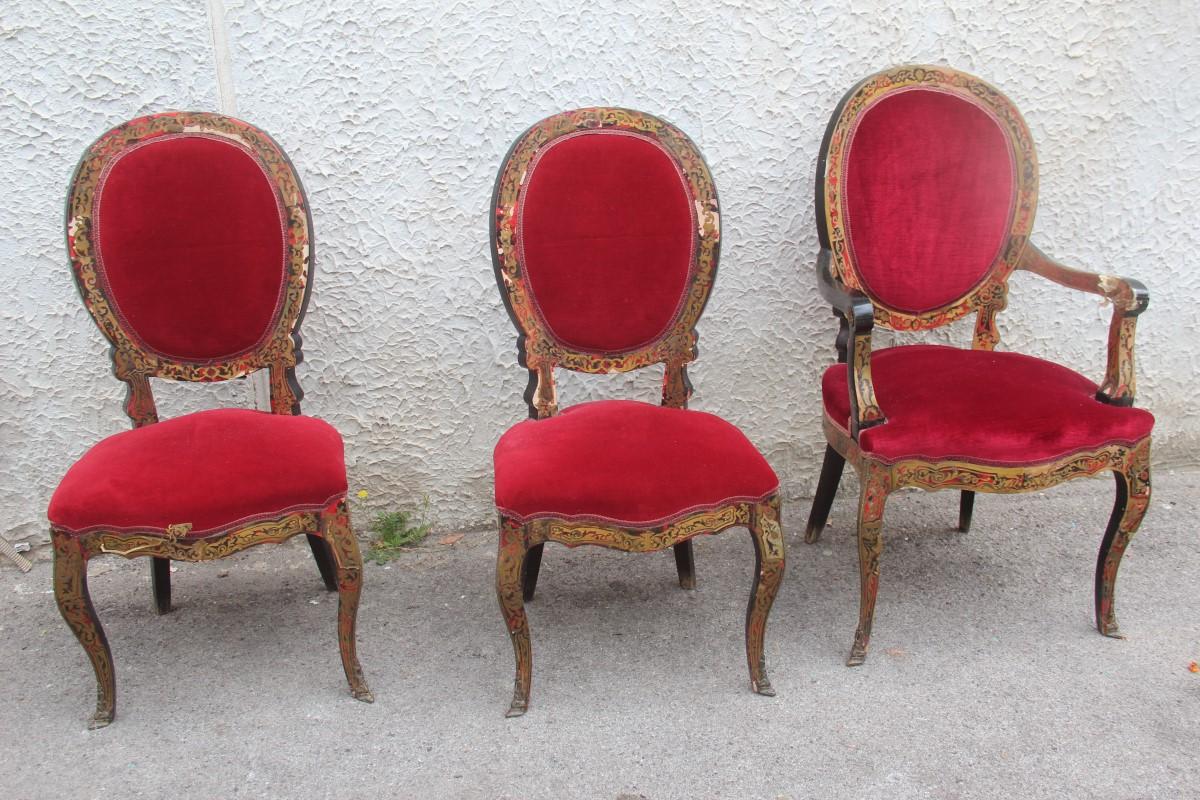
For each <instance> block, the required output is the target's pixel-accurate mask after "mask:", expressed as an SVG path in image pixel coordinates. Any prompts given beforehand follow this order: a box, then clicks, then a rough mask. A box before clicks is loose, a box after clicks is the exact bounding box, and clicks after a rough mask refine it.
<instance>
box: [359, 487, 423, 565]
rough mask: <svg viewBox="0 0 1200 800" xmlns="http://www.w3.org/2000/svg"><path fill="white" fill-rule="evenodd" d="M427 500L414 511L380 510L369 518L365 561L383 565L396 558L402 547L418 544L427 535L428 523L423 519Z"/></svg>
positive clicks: (402, 549)
mask: <svg viewBox="0 0 1200 800" xmlns="http://www.w3.org/2000/svg"><path fill="white" fill-rule="evenodd" d="M428 510H429V502H428V501H426V502H425V505H423V506H422V507H421V510H420V511H419V512H416V511H381V512H379V513H378V514H376V515H375V519H373V520H371V526H370V527H371V533H372V534H374V537H373V538H372V539H371V545H370V547H369V548H368V550H367V561H373V562H375V563H376V564H379V565H383V564H386V563H387V562H389V561H391V560H392V559H394V558H396V557H397V556H399V555H400V553H402V552H403V551H404V548H406V547H411V546H413V545H415V544H419V543H420V542H421V540H423V539H424V538H425V537H426V536H428V535H429V529H430V527H431V526H430V524H429V522H427V521H426V519H425V512H426V511H428Z"/></svg>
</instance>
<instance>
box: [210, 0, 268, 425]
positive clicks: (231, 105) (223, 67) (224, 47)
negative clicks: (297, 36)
mask: <svg viewBox="0 0 1200 800" xmlns="http://www.w3.org/2000/svg"><path fill="white" fill-rule="evenodd" d="M208 26H209V31H210V33H211V34H212V35H211V37H210V38H211V41H212V49H213V63H214V64H215V65H216V67H217V108H218V110H219V111H220V112H221V113H222V114H229V115H230V116H237V95H235V94H234V91H233V60H232V58H231V57H230V53H229V29H228V28H227V27H226V25H225V2H224V0H208ZM248 380H249V381H250V388H251V391H253V392H254V407H255V408H257V409H258V410H259V411H270V410H271V387H270V383H269V381H268V377H267V373H266V372H264V371H263V370H259V371H258V372H255V373H254V374H253V375H251V376H250V377H249V378H248Z"/></svg>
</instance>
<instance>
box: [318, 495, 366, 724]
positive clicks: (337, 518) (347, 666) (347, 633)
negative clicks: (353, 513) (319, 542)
mask: <svg viewBox="0 0 1200 800" xmlns="http://www.w3.org/2000/svg"><path fill="white" fill-rule="evenodd" d="M321 535H322V536H323V537H324V538H325V541H326V542H328V543H329V550H330V552H331V553H332V555H333V561H334V565H335V567H336V568H337V588H338V649H339V650H340V651H341V654H342V668H343V669H344V670H345V671H346V680H347V682H349V684H350V693H351V694H352V695H354V698H355V699H356V700H362V701H363V702H364V703H371V702H374V701H375V697H374V695H372V694H371V689H370V688H369V687H368V686H367V679H366V678H365V677H364V676H363V671H362V666H361V665H360V664H359V663H358V647H357V634H356V627H357V623H358V598H359V595H360V594H361V593H362V574H363V564H362V555H361V554H360V553H359V551H358V540H357V539H355V538H354V531H353V530H352V529H351V527H350V511H349V510H348V509H347V508H346V501H345V500H341V501H339V502H338V503H337V505H336V506H333V507H332V508H327V509H325V510H324V511H322V512H321Z"/></svg>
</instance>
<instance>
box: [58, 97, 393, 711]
mask: <svg viewBox="0 0 1200 800" xmlns="http://www.w3.org/2000/svg"><path fill="white" fill-rule="evenodd" d="M183 134H186V135H203V136H214V137H222V138H224V139H227V140H230V141H233V142H235V143H237V144H238V145H240V146H241V147H243V148H244V149H246V150H247V151H248V152H250V153H251V154H252V155H253V156H254V157H255V158H256V159H257V160H258V161H259V163H260V165H261V166H262V167H263V169H264V171H265V173H266V174H267V175H268V177H269V178H270V179H271V181H272V183H273V184H274V187H275V190H276V192H277V193H278V198H279V200H280V203H281V207H282V208H283V209H284V216H285V222H286V229H287V233H286V258H285V262H286V265H285V273H286V274H285V288H284V294H283V299H282V303H281V305H280V308H279V311H278V315H277V318H276V319H275V320H274V321H273V323H272V325H271V327H270V329H269V330H268V332H267V334H266V336H265V337H264V338H263V339H262V340H261V341H260V342H259V344H258V345H257V346H255V347H252V348H250V349H249V350H247V351H245V352H243V353H240V354H236V355H233V356H231V357H230V358H227V359H223V360H214V361H183V360H179V359H175V358H171V357H168V356H164V355H162V354H160V353H157V352H154V351H152V350H151V349H149V348H148V347H147V346H145V345H144V344H143V343H142V342H141V340H140V339H139V337H138V335H137V333H136V332H135V331H133V330H131V329H129V328H128V327H127V326H126V325H125V324H124V322H123V321H122V318H121V316H120V315H119V314H118V313H117V312H116V306H115V302H114V301H113V299H112V298H111V297H110V296H109V295H108V289H107V284H106V282H105V281H104V280H103V279H102V276H101V275H100V271H99V268H98V265H97V261H96V256H95V253H96V252H97V249H96V242H95V239H94V236H93V230H94V224H93V220H94V216H93V211H94V201H95V195H96V188H97V185H98V183H99V181H100V178H101V174H102V173H103V171H104V169H105V167H106V165H108V164H109V163H111V162H112V160H113V159H114V158H116V157H118V156H120V155H121V154H122V153H124V152H125V151H126V150H128V149H129V148H131V147H134V146H137V145H138V144H139V143H143V142H145V141H148V140H152V139H154V138H156V137H160V136H172V135H183ZM310 229H311V221H310V218H309V211H308V204H307V201H306V200H305V197H304V190H303V188H302V187H301V185H300V181H299V178H298V177H297V176H296V173H295V171H294V170H293V169H292V165H291V163H290V162H289V161H288V159H287V156H286V155H285V154H284V153H283V151H282V150H281V149H280V148H279V146H278V145H276V144H275V142H274V141H273V140H272V139H271V138H270V137H269V136H267V134H265V133H263V132H262V131H260V130H258V129H257V128H255V127H253V126H251V125H248V124H246V123H244V122H241V121H239V120H236V119H232V118H230V117H225V116H222V115H219V114H208V113H190V112H188V113H168V114H158V115H154V116H149V117H142V118H139V119H135V120H133V121H131V122H127V123H125V124H124V125H121V126H119V127H117V128H114V129H113V130H111V131H109V132H108V133H106V134H104V135H103V136H101V137H100V139H98V140H97V141H96V142H95V143H94V144H93V145H92V146H91V147H90V148H88V150H87V152H86V153H85V154H84V156H83V159H82V160H81V161H80V163H79V166H78V168H77V169H76V171H75V176H74V179H73V180H72V184H71V189H70V194H69V198H68V206H67V248H68V252H69V255H70V259H71V266H72V268H73V271H74V275H75V281H76V285H77V286H78V288H79V293H80V295H81V297H82V298H83V301H84V304H85V305H86V306H87V309H88V311H89V312H90V313H91V315H92V318H93V319H94V320H95V321H96V324H97V325H98V326H99V328H100V330H101V332H102V333H103V334H104V336H105V338H106V339H108V341H109V343H110V344H111V346H112V351H111V352H112V360H113V370H114V373H115V374H116V376H117V378H118V379H120V380H122V381H124V382H125V383H126V384H127V385H128V392H127V395H126V400H125V411H126V413H127V414H128V415H129V418H130V420H131V421H132V423H133V426H134V427H135V428H137V427H142V426H144V425H150V424H154V423H156V422H157V421H158V413H157V411H156V409H155V405H154V398H153V395H152V394H151V391H150V380H149V379H150V378H166V379H170V380H183V381H205V382H208V381H223V380H229V379H231V378H237V377H240V376H243V375H247V374H249V373H251V372H254V371H255V370H258V369H264V368H265V369H268V370H269V371H270V387H271V411H272V412H273V413H276V414H298V413H300V399H301V397H302V393H301V391H300V388H299V386H298V384H297V383H296V380H295V374H294V368H295V366H296V364H297V363H299V361H300V360H301V353H300V335H299V324H300V321H301V318H302V316H303V313H304V308H305V305H306V303H307V299H308V290H309V269H310V262H311V258H312V246H311V239H310ZM191 532H192V524H191V523H190V522H188V521H180V522H178V523H176V524H173V525H170V526H168V527H167V529H166V530H164V531H154V530H146V531H117V530H86V531H69V530H65V529H61V528H58V527H54V526H52V527H51V531H50V534H51V539H52V541H53V544H54V555H55V559H54V591H55V597H56V599H57V601H58V607H59V610H60V611H61V612H62V616H63V618H64V619H65V620H66V621H67V624H68V625H69V626H70V627H71V630H72V631H73V632H74V633H75V635H76V637H77V638H78V639H79V642H80V644H82V645H83V648H84V650H85V652H86V653H87V655H88V658H89V659H90V660H91V662H92V666H93V669H94V671H95V673H96V683H97V698H98V699H97V705H96V713H95V714H94V716H93V717H92V720H91V724H90V726H91V727H93V728H96V727H103V726H104V725H107V724H109V723H110V722H112V720H113V717H114V714H115V709H116V683H115V677H114V672H113V663H112V654H111V652H110V650H109V647H108V642H107V640H106V639H105V636H104V629H103V627H102V626H101V624H100V620H99V619H98V618H97V617H96V612H95V609H94V608H93V606H92V603H91V599H90V597H89V595H88V589H87V562H88V560H89V559H91V558H93V557H95V556H100V555H118V556H122V557H124V558H137V557H139V556H148V557H151V558H152V559H153V560H152V562H151V563H152V565H153V569H152V579H153V585H154V595H155V603H156V606H157V608H158V610H159V612H160V613H166V612H168V611H170V608H171V600H170V598H171V587H170V571H169V568H168V565H169V562H170V561H171V560H175V561H211V560H214V559H218V558H224V557H226V556H229V555H232V554H234V553H237V552H240V551H242V550H245V549H246V548H249V547H253V546H255V545H260V544H268V543H278V542H283V541H285V540H287V539H290V538H291V537H293V536H296V535H297V534H302V533H303V534H307V535H308V538H309V543H310V544H311V545H312V548H313V554H314V556H315V557H316V559H317V562H318V566H319V567H320V568H321V571H322V574H323V575H325V574H328V575H329V577H330V580H328V581H327V586H328V587H329V588H330V589H336V590H337V591H338V596H339V603H338V640H339V648H340V651H341V657H342V665H343V667H344V668H345V672H346V678H347V680H348V682H349V684H350V689H351V692H352V694H353V695H354V696H355V697H356V698H358V699H359V700H364V701H367V702H370V701H371V700H372V697H371V692H370V690H369V689H368V688H367V684H366V681H365V680H364V678H363V673H362V668H361V667H360V666H359V663H358V658H357V655H356V652H355V619H356V615H357V610H358V598H359V593H360V592H361V589H362V558H361V555H360V554H359V551H358V543H357V541H356V540H355V538H354V535H353V533H352V532H351V529H350V519H349V513H348V511H347V508H346V504H345V501H344V500H342V499H339V500H336V501H334V502H333V503H332V504H331V505H329V506H328V507H326V508H324V509H323V510H322V509H320V508H319V507H318V508H317V509H316V510H308V511H299V512H293V513H287V514H282V515H280V516H276V517H269V518H264V519H259V520H256V521H254V522H250V523H248V524H247V523H242V524H239V525H238V526H237V527H236V528H233V529H231V530H226V531H218V532H216V533H213V534H211V535H206V536H193V535H192V533H191Z"/></svg>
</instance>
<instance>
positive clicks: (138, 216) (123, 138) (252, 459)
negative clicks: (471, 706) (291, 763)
mask: <svg viewBox="0 0 1200 800" xmlns="http://www.w3.org/2000/svg"><path fill="white" fill-rule="evenodd" d="M66 228H67V249H68V252H69V256H70V260H71V266H72V268H73V271H74V276H75V283H76V286H77V288H78V289H79V294H80V296H81V297H82V299H83V302H84V305H85V306H86V307H87V309H88V311H89V312H90V314H91V315H92V318H93V319H94V320H95V322H96V324H97V325H98V326H99V328H100V331H101V333H103V334H104V337H105V338H106V339H107V340H108V342H109V344H110V345H111V351H110V352H111V357H112V362H113V371H114V374H115V375H116V377H117V379H118V380H121V381H123V382H124V383H125V384H126V385H127V392H126V397H125V404H124V408H125V413H126V414H127V415H128V416H129V419H130V420H131V422H132V423H133V429H132V430H129V431H125V432H124V433H118V434H115V435H113V436H110V437H108V438H107V439H104V440H103V441H101V442H100V443H98V444H96V445H95V446H94V447H92V448H91V449H90V450H88V451H87V452H86V453H84V454H83V456H82V457H81V458H80V459H79V460H78V461H77V462H76V463H75V464H74V465H73V466H72V467H71V468H70V469H69V470H68V471H67V474H66V476H65V477H64V478H63V479H62V482H61V483H60V484H59V486H58V488H57V490H56V491H55V492H54V496H53V498H52V499H51V501H50V507H49V510H48V514H47V515H48V517H49V519H50V536H51V540H52V542H53V547H54V594H55V598H56V599H57V601H58V608H59V610H60V611H61V612H62V616H63V619H65V620H66V622H67V624H68V625H69V626H70V628H71V630H72V631H73V632H74V633H75V636H76V637H78V639H79V642H80V644H82V645H83V648H84V650H85V651H86V652H87V655H88V658H89V659H90V660H91V663H92V667H93V669H94V670H95V673H96V683H97V700H96V712H95V714H94V716H93V717H92V719H91V723H90V727H93V728H96V727H102V726H104V725H107V724H109V723H110V722H112V720H113V717H114V714H115V713H116V680H115V677H114V672H113V661H112V653H111V651H110V650H109V645H108V640H107V638H106V637H105V635H104V629H103V628H102V627H101V625H100V620H99V619H97V617H96V610H95V608H94V607H93V605H92V601H91V598H90V596H89V595H88V584H87V564H88V561H89V560H90V559H92V558H94V557H96V556H100V555H104V554H112V555H119V556H123V557H125V558H135V557H139V556H147V557H149V558H150V559H151V561H150V566H151V572H150V574H151V582H152V586H153V595H154V605H155V608H156V609H157V611H158V613H160V614H165V613H167V612H169V611H170V610H171V572H170V562H171V561H172V560H178V561H209V560H212V559H218V558H223V557H225V556H228V555H231V554H233V553H236V552H238V551H240V550H244V549H246V548H248V547H252V546H254V545H257V544H264V543H268V542H282V541H284V540H286V539H288V538H290V537H292V536H295V535H297V534H305V535H307V537H308V542H309V544H310V545H311V548H312V553H313V556H314V557H315V559H316V562H317V567H318V568H319V571H320V573H321V577H322V579H323V580H324V582H325V586H326V588H328V589H329V590H330V591H337V592H338V596H339V602H338V639H339V646H340V651H341V660H342V666H343V668H344V669H345V673H346V678H347V680H348V681H349V683H350V690H351V693H352V694H353V695H354V697H356V698H357V699H359V700H363V701H367V702H370V701H371V700H372V696H371V692H370V689H369V688H368V687H367V683H366V680H365V679H364V677H363V673H362V669H361V667H360V666H359V663H358V657H357V655H356V653H355V619H356V616H357V611H358V600H359V592H360V590H361V587H362V572H363V569H362V559H361V557H360V555H359V550H358V544H357V542H356V540H355V538H354V534H353V533H352V531H351V529H350V516H349V511H348V510H347V506H346V500H345V497H346V467H345V461H344V456H343V447H342V438H341V436H340V435H339V434H338V432H337V431H336V430H334V429H333V427H332V426H330V425H329V424H327V423H325V422H323V421H321V420H319V419H315V418H313V417H306V416H301V415H300V399H301V397H302V393H301V391H300V387H299V385H298V384H297V383H296V378H295V367H296V365H297V364H298V363H299V362H300V360H301V352H300V334H299V325H300V319H301V317H302V316H303V315H304V309H305V306H306V305H307V302H308V297H309V293H310V291H311V289H312V284H311V278H312V274H311V270H312V257H313V252H312V220H311V218H310V215H309V209H308V203H307V201H306V199H305V195H304V190H303V188H302V187H301V185H300V179H299V177H298V176H297V175H296V172H295V170H294V169H293V167H292V164H291V162H290V161H288V158H287V156H286V155H284V153H283V151H282V150H281V149H280V148H279V146H278V145H277V144H276V143H275V142H274V141H273V140H272V139H271V138H270V137H269V136H268V135H267V134H265V133H264V132H263V131H261V130H259V129H258V128H255V127H254V126H252V125H248V124H247V123H245V122H241V121H239V120H236V119H232V118H230V117H227V116H222V115H219V114H209V113H165V114H155V115H152V116H147V117H141V118H139V119H135V120H132V121H130V122H126V123H125V124H123V125H120V126H118V127H116V128H113V129H112V130H110V131H109V132H107V133H105V134H104V135H103V136H101V137H100V138H99V139H98V140H97V141H96V142H95V143H94V144H92V145H91V147H89V148H88V149H87V151H86V152H85V153H84V155H83V159H82V160H81V161H80V162H79V166H78V167H77V168H76V170H75V175H74V178H73V179H72V181H71V187H70V192H69V197H68V201H67V212H66ZM259 369H267V370H268V371H269V375H270V390H271V412H270V413H267V412H260V411H252V410H248V409H228V408H226V409H215V410H209V411H201V412H197V413H192V414H186V415H183V416H180V417H176V418H174V419H170V420H166V421H163V422H159V420H158V413H157V411H156V408H155V404H154V397H153V394H152V393H151V385H150V379H151V378H162V379H166V380H176V381H202V382H207V381H225V380H230V379H232V378H240V377H242V376H244V375H248V374H250V373H252V372H254V371H256V370H259Z"/></svg>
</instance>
